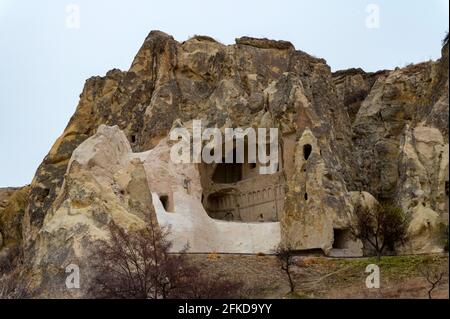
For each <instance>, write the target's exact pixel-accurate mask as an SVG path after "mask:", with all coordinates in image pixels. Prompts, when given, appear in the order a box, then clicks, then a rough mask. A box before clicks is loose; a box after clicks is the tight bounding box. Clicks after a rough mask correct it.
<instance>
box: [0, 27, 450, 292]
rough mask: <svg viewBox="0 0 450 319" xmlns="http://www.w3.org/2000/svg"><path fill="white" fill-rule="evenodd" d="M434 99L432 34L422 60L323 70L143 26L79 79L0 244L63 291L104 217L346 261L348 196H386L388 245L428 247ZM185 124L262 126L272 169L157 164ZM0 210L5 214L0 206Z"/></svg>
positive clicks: (436, 183) (437, 196)
mask: <svg viewBox="0 0 450 319" xmlns="http://www.w3.org/2000/svg"><path fill="white" fill-rule="evenodd" d="M448 109H449V103H448V45H446V46H445V47H444V48H443V54H442V58H441V59H440V60H438V61H435V62H434V61H430V62H426V63H421V64H418V65H411V66H408V67H405V68H403V69H396V70H393V71H389V70H386V71H380V72H376V73H366V72H364V71H363V70H361V69H351V70H346V71H339V72H336V73H332V72H331V70H330V67H329V66H328V65H327V64H326V61H325V60H323V59H318V58H315V57H312V56H310V55H308V54H307V53H305V52H302V51H299V50H296V49H295V48H294V46H293V45H292V44H291V43H289V42H286V41H274V40H267V39H254V38H248V37H244V38H240V39H237V40H236V44H235V45H228V46H227V45H223V44H221V43H218V42H217V41H215V40H214V39H212V38H209V37H206V36H195V37H193V38H191V39H189V40H187V41H185V42H182V43H180V42H177V41H175V40H174V39H173V38H172V37H171V36H169V35H167V34H164V33H162V32H159V31H152V32H151V33H150V34H149V36H148V37H147V38H146V39H145V41H144V44H143V45H142V47H141V49H140V50H139V52H138V54H137V55H136V57H135V58H134V60H133V62H132V64H131V67H130V69H129V70H128V71H120V70H112V71H110V72H108V73H107V74H106V76H104V77H93V78H90V79H88V80H87V82H86V84H85V87H84V89H83V92H82V94H81V96H80V102H79V104H78V107H77V109H76V111H75V114H74V115H73V117H72V118H71V120H70V122H69V124H68V126H67V128H66V129H65V131H64V133H63V134H62V135H61V137H60V138H58V140H57V141H56V142H55V144H54V145H53V147H52V149H51V150H50V151H49V153H48V155H47V156H46V158H45V159H44V161H43V162H42V164H41V165H40V167H39V169H38V170H37V172H36V175H35V178H34V179H33V181H32V183H31V185H30V187H29V188H26V189H23V190H21V191H20V192H21V194H22V195H23V194H26V199H27V200H26V205H25V204H23V201H22V200H19V199H17V198H16V199H14V200H12V199H11V198H13V197H14V195H12V196H11V197H10V199H9V203H10V204H7V205H9V206H10V207H11V208H10V209H9V211H10V212H19V211H21V210H22V209H23V211H24V216H23V219H22V218H21V226H22V227H21V236H17V235H11V234H15V230H13V229H14V227H12V228H11V227H6V226H4V225H5V224H4V223H0V233H1V234H2V238H3V239H2V241H3V242H6V241H7V240H8V239H7V238H15V241H16V243H18V242H20V243H21V244H22V245H23V248H24V252H25V260H26V263H27V265H28V266H29V268H30V269H31V272H30V274H31V275H32V277H33V280H32V282H33V288H34V289H35V291H36V293H37V294H39V295H41V296H50V297H52V296H67V293H68V292H67V290H66V289H64V288H65V287H64V278H65V267H66V266H67V265H68V264H72V263H74V264H77V265H79V266H80V267H82V269H85V272H84V274H86V275H85V276H86V278H85V280H86V282H89V280H88V277H89V275H88V273H89V271H88V270H86V269H89V261H88V260H87V256H88V254H89V253H90V251H91V250H92V247H94V245H95V241H96V240H97V239H102V238H107V236H108V232H107V223H108V221H110V220H114V221H115V222H116V223H118V224H119V225H121V226H123V227H125V228H127V229H133V228H140V227H143V226H145V224H146V223H147V222H148V221H149V220H150V219H152V218H155V219H156V220H157V221H158V222H159V224H160V225H169V226H171V228H172V239H173V241H174V250H175V251H176V250H179V249H182V248H183V247H184V245H185V244H186V243H189V244H190V251H191V252H219V253H220V252H224V253H259V252H264V253H268V252H270V251H271V249H272V248H273V247H274V246H276V245H277V244H278V243H279V242H280V241H281V242H289V243H291V244H292V245H293V247H294V248H295V249H296V250H303V251H313V250H320V251H322V252H323V253H325V254H327V255H334V256H359V255H361V254H362V252H363V249H362V248H363V247H362V244H361V243H360V242H358V241H354V240H353V239H352V238H351V236H350V234H349V230H348V226H349V223H350V222H351V220H352V216H353V209H354V207H355V205H356V204H357V203H359V202H362V203H363V204H364V205H372V204H373V203H374V202H376V200H379V201H393V202H395V203H397V204H398V205H401V207H402V208H403V209H404V210H405V212H407V214H408V215H409V216H410V219H411V223H410V229H409V232H410V238H411V240H410V242H409V244H408V245H406V246H405V247H403V248H402V249H403V250H402V251H403V252H405V253H418V252H430V251H441V250H442V244H441V243H440V242H439V240H438V239H439V229H441V228H442V225H444V224H446V225H447V224H448V158H449V155H448V136H447V135H448ZM193 120H202V124H203V125H205V126H206V127H216V128H218V129H220V130H221V131H223V130H224V129H225V128H227V127H231V128H234V127H242V128H261V127H262V128H271V127H273V128H278V129H279V145H280V148H279V150H280V152H279V160H280V164H279V167H278V171H277V172H276V173H275V174H273V175H267V176H266V175H260V174H257V173H255V172H256V170H257V169H258V165H259V164H253V163H250V162H244V163H242V164H239V165H229V164H175V163H172V162H171V161H170V157H169V155H170V147H171V145H172V143H173V142H172V141H170V140H169V138H168V136H169V132H170V130H171V129H172V128H174V127H184V128H186V129H188V130H189V129H192V121H193ZM1 194H2V193H0V195H1ZM28 194H29V195H28ZM16 197H20V196H19V195H17V196H16ZM375 198H376V199H375ZM12 202H16V203H17V202H20V205H19V204H18V205H16V206H14V204H11V203H12ZM24 206H26V207H24ZM14 207H15V209H14ZM2 216H11V213H9V214H8V215H5V208H4V207H1V208H0V221H2V218H4V217H2ZM15 225H17V223H15ZM0 238H1V237H0ZM0 242H1V241H0ZM0 247H1V246H0ZM86 285H88V284H86ZM85 288H86V287H85ZM82 295H83V290H81V291H76V292H74V295H73V296H82Z"/></svg>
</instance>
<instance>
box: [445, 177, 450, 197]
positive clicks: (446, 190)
mask: <svg viewBox="0 0 450 319" xmlns="http://www.w3.org/2000/svg"><path fill="white" fill-rule="evenodd" d="M448 187H449V185H448V181H445V195H447V197H448V191H449V189H448Z"/></svg>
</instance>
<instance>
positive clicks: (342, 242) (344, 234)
mask: <svg viewBox="0 0 450 319" xmlns="http://www.w3.org/2000/svg"><path fill="white" fill-rule="evenodd" d="M333 236H334V241H333V248H334V249H346V248H348V247H347V246H348V241H349V240H350V230H348V229H336V228H335V229H334V230H333Z"/></svg>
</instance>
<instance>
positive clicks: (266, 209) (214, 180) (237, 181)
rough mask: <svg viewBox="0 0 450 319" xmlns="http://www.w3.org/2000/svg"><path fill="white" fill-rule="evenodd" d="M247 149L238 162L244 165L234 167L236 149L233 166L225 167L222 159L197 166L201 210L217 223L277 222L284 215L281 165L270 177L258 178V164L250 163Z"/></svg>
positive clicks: (259, 165)
mask: <svg viewBox="0 0 450 319" xmlns="http://www.w3.org/2000/svg"><path fill="white" fill-rule="evenodd" d="M247 146H248V145H246V147H245V152H244V157H243V158H242V159H241V161H242V162H243V163H237V160H236V158H237V156H236V148H235V149H234V150H233V163H225V158H223V159H222V163H217V164H215V163H211V164H206V163H202V164H200V166H199V173H200V180H201V185H202V204H203V207H204V208H205V210H206V212H207V214H208V215H209V217H211V218H213V219H218V220H225V221H234V222H245V223H257V222H276V221H279V220H280V218H281V216H282V215H283V214H284V198H285V179H284V173H283V171H282V169H281V167H282V165H281V163H280V165H279V166H278V170H277V171H276V172H275V173H273V174H261V173H260V168H261V163H259V162H256V163H253V160H249V157H250V156H249V151H248V148H247ZM254 146H255V150H257V149H256V145H254ZM279 154H280V153H279ZM225 157H226V156H225Z"/></svg>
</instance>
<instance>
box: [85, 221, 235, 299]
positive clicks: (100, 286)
mask: <svg viewBox="0 0 450 319" xmlns="http://www.w3.org/2000/svg"><path fill="white" fill-rule="evenodd" d="M109 229H110V233H111V240H110V241H102V242H100V244H99V246H98V249H96V250H95V253H94V254H93V256H92V264H93V266H94V270H95V277H94V281H93V285H92V286H91V289H90V291H89V292H90V294H91V295H92V296H93V297H96V298H119V299H121V298H131V299H167V298H197V299H201V298H231V297H233V295H234V294H237V293H238V292H239V289H240V287H241V286H240V283H238V282H232V281H229V280H225V279H222V278H218V277H215V278H214V279H212V278H211V277H210V276H209V274H208V275H207V274H205V273H202V272H201V270H200V269H199V268H197V267H196V266H194V265H193V264H191V263H189V262H188V260H187V254H186V250H187V248H186V249H185V250H184V251H182V252H181V253H179V254H171V253H170V249H171V247H172V243H171V242H170V241H169V240H168V235H169V233H170V232H169V229H168V228H164V227H162V228H161V227H159V226H158V225H157V224H156V223H155V222H151V223H150V224H149V225H148V226H147V227H146V228H145V229H143V230H140V231H136V232H127V231H125V230H124V229H122V228H121V227H119V226H118V225H116V224H115V223H113V222H112V223H111V224H110V227H109Z"/></svg>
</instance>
